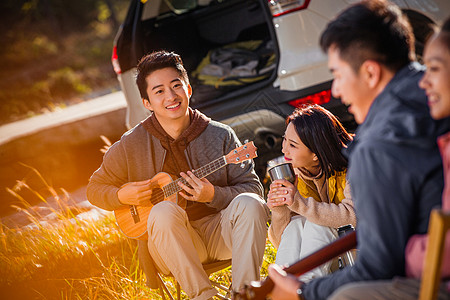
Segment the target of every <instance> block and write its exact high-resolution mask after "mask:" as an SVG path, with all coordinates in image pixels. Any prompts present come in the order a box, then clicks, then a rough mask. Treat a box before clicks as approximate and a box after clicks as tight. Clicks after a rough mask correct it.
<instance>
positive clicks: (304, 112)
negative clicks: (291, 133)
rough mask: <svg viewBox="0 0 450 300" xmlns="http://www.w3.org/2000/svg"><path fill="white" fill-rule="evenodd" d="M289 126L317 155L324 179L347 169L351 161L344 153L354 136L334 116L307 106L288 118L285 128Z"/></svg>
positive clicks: (313, 106)
mask: <svg viewBox="0 0 450 300" xmlns="http://www.w3.org/2000/svg"><path fill="white" fill-rule="evenodd" d="M289 123H292V125H294V127H295V130H296V132H297V135H298V137H299V138H300V140H301V141H302V142H303V144H305V146H306V147H308V148H309V150H311V151H312V152H313V153H315V154H316V155H317V157H318V159H319V164H320V167H321V168H322V171H323V172H324V174H325V178H327V179H328V178H330V176H332V175H333V174H334V173H335V172H339V171H344V170H345V169H347V165H348V160H347V158H346V157H345V156H344V155H343V154H342V149H343V148H346V147H347V145H348V143H349V142H351V141H352V140H353V135H351V134H349V133H348V132H347V131H346V130H345V128H344V126H342V124H341V122H339V120H338V119H337V118H336V117H335V116H334V115H333V114H332V113H331V112H329V111H328V110H326V109H325V108H323V107H321V106H319V105H316V104H314V105H305V106H302V107H300V108H297V109H296V110H295V111H294V112H293V113H292V114H291V115H290V116H288V117H287V119H286V124H289Z"/></svg>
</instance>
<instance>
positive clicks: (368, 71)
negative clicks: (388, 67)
mask: <svg viewBox="0 0 450 300" xmlns="http://www.w3.org/2000/svg"><path fill="white" fill-rule="evenodd" d="M381 71H382V70H381V65H380V64H379V63H378V62H376V61H374V60H366V61H365V62H364V63H363V64H362V65H361V68H360V74H361V75H362V76H363V78H364V80H365V81H366V83H367V85H368V86H369V87H370V88H375V87H377V86H378V84H379V83H380V81H381Z"/></svg>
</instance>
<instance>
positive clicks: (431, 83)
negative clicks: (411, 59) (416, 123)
mask: <svg viewBox="0 0 450 300" xmlns="http://www.w3.org/2000/svg"><path fill="white" fill-rule="evenodd" d="M443 35H447V36H446V37H445V38H444V36H443ZM448 35H449V34H448V33H440V34H438V35H437V36H433V37H432V38H431V39H430V41H429V42H428V43H427V45H426V46H425V51H424V62H425V65H426V67H427V70H426V72H425V75H424V76H423V78H422V79H421V80H420V82H419V86H420V87H421V88H422V89H424V90H425V92H426V94H427V97H428V106H429V107H430V114H431V117H432V118H433V119H436V120H437V119H442V118H446V117H449V116H450V45H449V44H448V43H449V41H450V36H448Z"/></svg>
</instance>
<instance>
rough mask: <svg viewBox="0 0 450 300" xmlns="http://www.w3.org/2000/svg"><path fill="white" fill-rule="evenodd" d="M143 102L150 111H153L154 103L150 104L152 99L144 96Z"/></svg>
mask: <svg viewBox="0 0 450 300" xmlns="http://www.w3.org/2000/svg"><path fill="white" fill-rule="evenodd" d="M142 103H143V104H144V107H145V108H146V109H148V110H150V111H153V109H152V105H151V104H150V100H148V99H145V98H142Z"/></svg>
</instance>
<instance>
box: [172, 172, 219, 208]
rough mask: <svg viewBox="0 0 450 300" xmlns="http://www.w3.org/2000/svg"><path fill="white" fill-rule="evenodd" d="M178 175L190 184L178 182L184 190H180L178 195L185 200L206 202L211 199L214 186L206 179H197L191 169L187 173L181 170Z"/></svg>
mask: <svg viewBox="0 0 450 300" xmlns="http://www.w3.org/2000/svg"><path fill="white" fill-rule="evenodd" d="M180 175H181V177H183V178H184V179H185V180H186V182H187V183H188V184H189V185H190V186H187V185H186V184H184V183H182V182H181V181H179V182H178V185H179V186H180V187H181V188H182V189H183V190H184V192H180V195H181V196H183V197H184V198H185V199H186V200H190V201H196V202H206V203H209V202H211V201H212V200H213V198H214V186H213V185H212V184H211V182H209V181H208V179H206V178H202V179H199V178H198V177H197V176H195V175H194V173H192V172H191V171H188V172H187V174H186V173H183V172H181V173H180Z"/></svg>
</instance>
